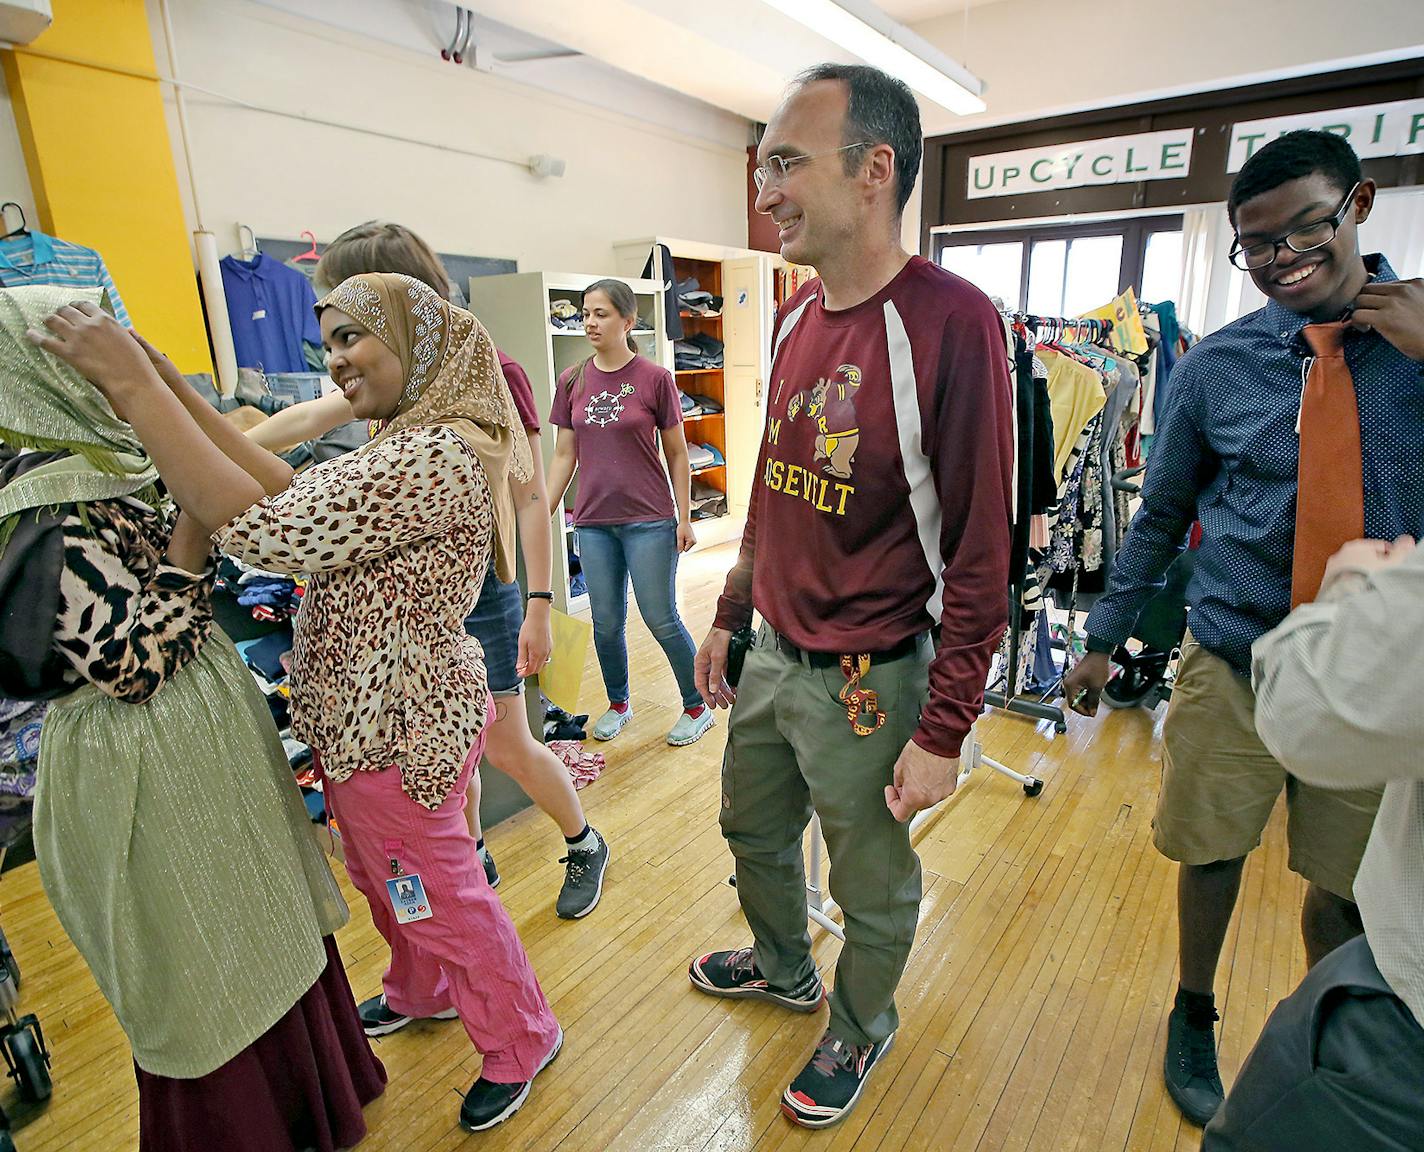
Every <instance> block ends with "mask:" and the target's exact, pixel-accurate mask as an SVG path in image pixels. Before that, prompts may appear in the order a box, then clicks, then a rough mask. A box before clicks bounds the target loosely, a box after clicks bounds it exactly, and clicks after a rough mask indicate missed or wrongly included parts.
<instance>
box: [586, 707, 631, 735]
mask: <svg viewBox="0 0 1424 1152" xmlns="http://www.w3.org/2000/svg"><path fill="white" fill-rule="evenodd" d="M632 719H633V706H632V705H631V704H630V705H628V707H627V708H625V709H623V711H622V712H620V711H618V709H616V708H610V709H609V710H608V711H607V712H605V713H604V714H603V715H602V716H600V717H599V718H598V723H597V724H595V725H594V726H593V738H594V739H595V740H612V739H613V737H615V736H617V735H618V733H620V732H622V731H623V729H624V728H626V727H628V722H629V721H630V720H632Z"/></svg>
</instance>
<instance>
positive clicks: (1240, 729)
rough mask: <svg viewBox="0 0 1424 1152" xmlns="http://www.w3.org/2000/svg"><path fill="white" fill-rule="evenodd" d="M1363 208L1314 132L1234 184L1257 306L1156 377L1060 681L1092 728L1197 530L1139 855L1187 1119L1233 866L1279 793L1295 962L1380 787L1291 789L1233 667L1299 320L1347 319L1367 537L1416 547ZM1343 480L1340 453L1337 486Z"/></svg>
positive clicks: (1278, 459) (1288, 507) (1339, 898)
mask: <svg viewBox="0 0 1424 1152" xmlns="http://www.w3.org/2000/svg"><path fill="white" fill-rule="evenodd" d="M1374 199H1375V184H1374V181H1372V180H1367V179H1365V178H1364V177H1363V175H1362V173H1361V170H1360V163H1359V160H1358V158H1357V157H1356V156H1355V153H1354V152H1353V151H1352V150H1351V148H1350V146H1349V144H1347V143H1346V142H1345V141H1344V140H1343V139H1341V138H1340V137H1338V136H1334V135H1332V134H1330V133H1326V132H1293V133H1290V134H1288V135H1286V136H1283V137H1281V138H1280V139H1278V140H1276V141H1273V142H1272V143H1271V144H1268V145H1267V146H1266V147H1265V148H1263V149H1261V151H1260V152H1258V153H1256V155H1255V156H1253V157H1252V158H1251V159H1250V160H1249V161H1248V162H1247V164H1246V166H1245V167H1244V168H1243V169H1242V170H1241V172H1240V174H1239V175H1238V176H1237V178H1236V180H1235V182H1234V184H1233V185H1232V189H1231V195H1230V200H1229V203H1228V210H1229V212H1230V214H1231V220H1232V223H1233V225H1234V227H1235V230H1236V242H1235V244H1234V245H1233V246H1232V252H1231V259H1232V261H1233V263H1235V264H1236V265H1237V267H1240V268H1244V269H1247V270H1248V271H1249V273H1250V275H1251V279H1252V280H1253V281H1254V283H1255V284H1256V286H1257V287H1258V288H1260V290H1261V291H1262V292H1263V293H1265V295H1266V296H1267V297H1268V300H1269V302H1268V303H1267V305H1266V307H1264V308H1262V309H1261V310H1260V311H1257V312H1254V313H1252V314H1251V315H1249V316H1245V317H1242V318H1241V319H1240V320H1237V321H1235V322H1234V323H1232V324H1229V325H1227V326H1226V327H1225V328H1223V329H1222V330H1221V331H1219V332H1217V333H1215V334H1213V335H1211V336H1209V337H1207V338H1206V339H1205V340H1203V341H1202V342H1201V343H1200V344H1199V345H1197V346H1196V347H1195V348H1193V349H1192V350H1191V351H1189V352H1188V353H1187V354H1186V355H1185V356H1184V357H1183V358H1182V360H1181V361H1180V362H1179V363H1178V364H1177V366H1176V367H1175V368H1174V370H1173V373H1172V381H1171V394H1170V396H1169V398H1168V407H1167V412H1166V415H1165V417H1164V418H1163V420H1162V421H1161V423H1160V426H1159V429H1158V435H1157V437H1156V440H1155V441H1154V443H1153V446H1152V455H1151V458H1150V461H1149V465H1148V470H1147V477H1146V482H1145V485H1144V487H1143V493H1142V500H1143V503H1142V508H1141V509H1140V511H1139V512H1138V514H1137V516H1136V517H1135V518H1134V520H1133V522H1132V526H1131V528H1130V530H1129V532H1128V534H1127V537H1126V539H1125V540H1124V542H1123V546H1122V548H1121V550H1120V551H1119V553H1118V556H1117V561H1116V563H1115V565H1114V570H1113V575H1112V579H1111V583H1110V585H1109V589H1108V592H1107V594H1106V595H1105V596H1103V597H1102V598H1101V599H1100V600H1099V602H1098V604H1097V605H1096V606H1095V607H1094V609H1093V611H1092V612H1091V613H1090V615H1089V617H1088V621H1087V632H1088V648H1089V655H1088V656H1087V657H1086V658H1085V659H1084V660H1083V661H1082V662H1081V663H1080V664H1079V665H1078V666H1077V668H1075V669H1074V670H1073V672H1072V673H1071V674H1070V675H1069V676H1068V677H1067V678H1066V679H1065V681H1064V695H1065V696H1066V697H1067V699H1068V700H1069V701H1070V703H1072V705H1073V707H1074V708H1075V709H1076V710H1077V711H1079V712H1081V713H1083V714H1085V715H1092V714H1093V713H1094V712H1095V711H1096V710H1097V704H1098V697H1099V693H1100V692H1101V690H1102V688H1103V686H1104V685H1105V684H1106V682H1107V679H1108V674H1109V668H1108V653H1110V652H1111V651H1112V650H1113V648H1114V647H1115V646H1116V645H1118V644H1121V643H1123V642H1124V641H1125V640H1127V638H1128V636H1129V635H1130V634H1131V632H1132V627H1133V623H1134V621H1135V620H1136V618H1137V614H1138V612H1139V611H1140V610H1141V608H1142V606H1143V604H1144V603H1145V602H1146V601H1147V600H1148V599H1149V598H1150V597H1151V595H1152V594H1153V593H1154V592H1155V591H1156V590H1157V589H1158V588H1160V587H1161V586H1162V583H1163V580H1164V575H1165V573H1166V570H1167V568H1168V566H1169V565H1170V564H1171V562H1172V560H1173V559H1174V558H1175V557H1176V555H1177V554H1178V553H1179V552H1180V551H1181V549H1182V547H1183V545H1184V542H1185V539H1186V536H1187V532H1188V530H1189V528H1190V526H1191V524H1192V522H1193V521H1194V520H1197V519H1200V521H1201V524H1202V530H1203V541H1202V545H1201V550H1200V553H1199V557H1198V561H1197V566H1196V571H1195V574H1194V576H1193V579H1192V582H1191V585H1190V586H1189V588H1188V592H1187V599H1188V602H1189V604H1190V607H1191V613H1190V616H1189V621H1188V623H1189V632H1188V636H1187V639H1186V641H1185V643H1184V646H1183V652H1182V661H1181V666H1180V668H1179V671H1178V677H1177V682H1176V687H1175V689H1174V692H1173V697H1172V705H1171V708H1170V710H1169V712H1168V716H1167V721H1166V725H1165V728H1164V730H1163V743H1164V749H1163V752H1164V754H1163V772H1162V790H1161V794H1160V796H1159V799H1158V806H1157V813H1156V817H1155V819H1154V821H1153V828H1154V841H1155V843H1156V845H1157V848H1158V849H1159V850H1160V851H1161V852H1162V853H1163V854H1164V855H1166V856H1168V857H1169V858H1171V859H1173V860H1176V861H1178V862H1179V864H1180V865H1181V867H1180V871H1179V873H1178V888H1177V923H1178V933H1179V937H1180V939H1179V961H1180V985H1179V988H1178V992H1177V998H1176V1004H1175V1006H1174V1008H1173V1011H1172V1014H1171V1018H1170V1021H1169V1026H1168V1040H1167V1053H1166V1060H1165V1073H1166V1079H1167V1088H1168V1091H1169V1092H1170V1093H1171V1095H1172V1098H1173V1099H1174V1100H1175V1101H1176V1102H1177V1104H1178V1106H1179V1107H1180V1108H1181V1109H1182V1111H1183V1113H1184V1115H1186V1116H1187V1117H1188V1119H1190V1120H1192V1121H1193V1122H1195V1123H1198V1124H1205V1123H1206V1122H1207V1121H1208V1120H1210V1119H1211V1117H1212V1116H1213V1114H1214V1113H1215V1112H1216V1110H1217V1108H1218V1107H1219V1106H1220V1104H1221V1101H1222V1095H1223V1094H1222V1085H1221V1079H1220V1076H1219V1074H1218V1072H1217V1063H1216V1045H1215V1035H1214V1027H1213V1025H1214V1022H1215V1021H1216V1020H1217V1019H1218V1016H1217V1013H1216V1009H1215V1003H1214V999H1213V989H1214V985H1215V981H1216V970H1217V963H1218V960H1219V958H1220V954H1221V948H1222V944H1223V942H1224V940H1225V938H1226V932H1227V927H1228V925H1229V923H1230V920H1231V914H1232V911H1233V909H1234V908H1235V905H1236V898H1237V893H1238V891H1239V887H1240V882H1241V873H1242V867H1243V865H1244V864H1245V860H1246V856H1247V854H1248V853H1249V852H1250V851H1251V850H1252V849H1253V848H1255V847H1256V845H1257V844H1259V843H1260V838H1261V832H1262V829H1263V828H1264V827H1265V824H1266V821H1267V819H1268V818H1269V816H1270V813H1271V809H1272V808H1273V806H1274V805H1275V802H1276V799H1277V797H1278V795H1279V794H1280V791H1281V789H1282V788H1284V789H1285V791H1286V798H1287V803H1288V805H1289V809H1290V818H1289V840H1290V867H1291V869H1292V870H1293V871H1295V872H1297V873H1299V874H1300V875H1301V876H1303V877H1304V878H1305V880H1306V881H1307V882H1308V888H1307V892H1306V897H1305V906H1304V909H1303V912H1302V916H1301V931H1302V935H1303V936H1304V940H1305V949H1306V956H1307V959H1308V961H1309V962H1310V963H1311V964H1314V963H1316V962H1317V961H1318V960H1320V959H1321V958H1322V957H1324V956H1325V955H1326V954H1328V953H1329V952H1330V951H1332V950H1333V949H1334V948H1336V947H1338V946H1340V945H1342V944H1344V943H1346V942H1347V941H1348V940H1349V939H1351V938H1352V937H1353V936H1355V935H1356V934H1358V933H1359V932H1360V919H1359V914H1358V911H1357V910H1356V908H1355V905H1354V902H1353V897H1352V886H1353V884H1354V879H1355V872H1356V869H1357V868H1358V866H1359V862H1360V857H1361V854H1362V853H1363V851H1364V847H1365V843H1366V841H1367V840H1368V838H1369V834H1370V828H1371V826H1372V825H1373V822H1374V816H1375V811H1376V808H1377V807H1378V803H1379V790H1378V789H1374V788H1360V789H1357V790H1354V791H1332V790H1327V789H1321V788H1317V787H1313V786H1310V785H1307V784H1305V783H1303V782H1302V781H1299V780H1296V779H1294V778H1292V777H1291V776H1289V775H1288V774H1287V772H1286V770H1285V769H1284V768H1282V767H1281V765H1280V764H1279V763H1278V762H1277V761H1276V760H1275V759H1274V758H1273V757H1272V756H1271V754H1270V753H1269V752H1268V751H1267V750H1266V748H1265V746H1264V745H1263V744H1262V743H1261V740H1260V738H1259V737H1258V736H1257V734H1256V729H1255V724H1254V710H1255V697H1254V695H1253V694H1252V691H1251V682H1250V671H1251V645H1252V643H1253V642H1254V641H1255V640H1257V639H1258V638H1259V637H1260V636H1262V635H1263V634H1264V633H1266V632H1267V631H1269V630H1270V629H1272V628H1274V627H1275V626H1276V625H1277V624H1279V623H1280V622H1281V621H1282V620H1283V619H1284V618H1285V617H1286V614H1287V613H1288V612H1289V610H1290V608H1291V603H1292V577H1293V568H1294V566H1295V565H1294V561H1295V553H1296V540H1297V537H1296V531H1297V516H1296V512H1297V497H1298V495H1304V494H1305V488H1304V487H1303V486H1301V485H1300V484H1299V483H1298V475H1297V470H1298V467H1299V466H1300V459H1301V453H1300V423H1299V421H1300V419H1301V417H1302V415H1303V404H1304V400H1303V397H1304V394H1305V384H1306V379H1307V376H1308V374H1309V372H1310V367H1311V361H1312V353H1311V350H1310V348H1309V347H1307V345H1306V333H1305V329H1306V328H1307V327H1308V326H1314V325H1326V326H1328V325H1331V324H1334V323H1338V322H1341V321H1346V322H1347V325H1346V330H1345V336H1344V366H1345V367H1347V368H1348V370H1349V373H1350V376H1351V378H1352V379H1353V384H1354V391H1355V401H1356V405H1357V407H1358V413H1359V425H1360V428H1359V433H1360V437H1359V442H1360V452H1361V458H1362V459H1361V464H1362V469H1361V472H1360V473H1355V474H1354V475H1357V476H1361V477H1362V481H1363V488H1364V491H1363V535H1364V536H1367V537H1370V538H1372V539H1378V540H1391V541H1392V540H1394V539H1395V538H1396V537H1398V536H1401V535H1409V536H1418V535H1420V534H1421V532H1424V378H1421V361H1424V282H1421V281H1408V282H1401V281H1399V279H1398V277H1397V276H1396V275H1395V273H1394V270H1393V269H1392V268H1390V266H1389V264H1388V262H1387V261H1386V260H1385V259H1384V257H1383V256H1380V255H1371V256H1362V255H1361V253H1360V250H1359V243H1358V237H1357V229H1358V227H1359V225H1360V224H1362V223H1363V222H1364V221H1365V220H1366V219H1367V218H1368V217H1369V214H1370V209H1371V208H1372V206H1373V204H1374ZM1311 337H1312V338H1317V339H1318V332H1314V331H1313V332H1312V334H1311ZM1359 482H1360V481H1358V480H1354V479H1352V478H1351V471H1350V469H1348V468H1346V467H1345V466H1344V463H1343V460H1342V464H1341V468H1340V477H1339V480H1338V483H1339V484H1342V485H1344V484H1351V483H1359ZM1355 495H1356V499H1358V494H1355ZM1312 498H1318V496H1316V497H1312ZM1360 534H1361V533H1359V532H1356V533H1355V535H1360ZM1343 542H1344V541H1340V543H1343ZM1327 555H1328V553H1327ZM1296 579H1297V580H1299V577H1298V575H1297V577H1296ZM1297 598H1299V597H1297ZM1306 598H1307V599H1308V598H1309V596H1307V597H1306Z"/></svg>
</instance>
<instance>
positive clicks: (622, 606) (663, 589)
mask: <svg viewBox="0 0 1424 1152" xmlns="http://www.w3.org/2000/svg"><path fill="white" fill-rule="evenodd" d="M578 534H579V559H580V560H581V561H582V563H583V571H584V575H585V576H586V577H587V578H588V601H589V606H590V607H591V608H592V610H593V647H594V650H595V651H596V652H597V653H598V666H599V668H600V669H602V671H603V686H604V687H605V688H606V689H607V690H608V699H609V700H610V701H611V702H613V703H621V702H622V701H624V700H627V699H628V642H627V638H626V636H625V629H626V626H627V623H628V578H629V577H630V576H631V577H632V578H633V593H634V595H635V596H637V598H638V612H639V613H640V614H641V615H642V617H643V623H644V624H646V625H647V626H648V631H649V632H651V633H652V634H653V638H654V639H655V640H657V642H658V643H659V644H661V645H662V647H663V652H664V654H665V655H666V656H667V658H668V663H669V664H671V665H672V671H673V675H674V676H676V677H677V686H678V690H679V691H681V693H682V706H683V707H684V708H693V707H695V706H697V705H698V704H701V703H702V696H701V695H700V694H699V693H698V691H697V685H696V683H695V681H694V678H693V670H692V662H693V658H694V657H695V656H696V655H697V649H696V647H695V646H694V645H693V643H692V637H691V636H689V635H688V633H687V629H686V628H684V627H683V624H682V618H681V617H680V616H678V614H677V598H676V594H675V593H676V585H677V521H676V520H649V521H646V522H644V523H640V524H600V525H590V526H588V527H582V526H581V527H580V528H579V533H578Z"/></svg>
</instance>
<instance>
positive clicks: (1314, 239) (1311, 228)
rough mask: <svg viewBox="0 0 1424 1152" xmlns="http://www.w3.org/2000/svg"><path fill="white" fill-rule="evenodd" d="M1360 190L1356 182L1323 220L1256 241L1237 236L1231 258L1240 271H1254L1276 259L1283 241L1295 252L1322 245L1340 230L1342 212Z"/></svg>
mask: <svg viewBox="0 0 1424 1152" xmlns="http://www.w3.org/2000/svg"><path fill="white" fill-rule="evenodd" d="M1359 190H1360V185H1359V184H1356V185H1355V186H1354V187H1353V188H1351V189H1350V191H1349V194H1348V195H1347V196H1346V197H1345V199H1344V200H1343V201H1342V202H1341V204H1340V207H1339V208H1337V209H1336V210H1335V215H1333V216H1327V217H1326V218H1325V219H1324V220H1314V221H1312V222H1311V223H1309V224H1302V225H1301V226H1300V227H1299V228H1294V229H1292V230H1291V231H1289V232H1287V233H1286V234H1285V235H1284V236H1277V237H1276V238H1275V239H1274V240H1262V241H1260V242H1259V243H1256V244H1242V243H1241V241H1240V240H1237V241H1236V243H1235V244H1233V245H1232V246H1231V262H1232V263H1233V264H1235V265H1236V267H1238V268H1240V269H1241V270H1242V271H1243V272H1255V271H1257V270H1259V269H1261V268H1266V267H1269V266H1270V265H1272V264H1274V263H1275V262H1276V253H1277V252H1279V251H1280V249H1281V245H1282V244H1284V245H1285V246H1286V247H1287V248H1289V249H1290V250H1291V251H1292V252H1296V253H1301V252H1313V251H1315V249H1317V248H1324V247H1325V245H1327V244H1329V243H1330V241H1332V240H1334V239H1335V234H1336V233H1337V232H1339V231H1340V225H1341V224H1342V223H1344V221H1345V214H1346V213H1347V212H1349V210H1350V205H1351V204H1353V203H1354V202H1355V193H1357V192H1358V191H1359Z"/></svg>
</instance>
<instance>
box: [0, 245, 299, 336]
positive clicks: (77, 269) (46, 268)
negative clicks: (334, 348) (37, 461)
mask: <svg viewBox="0 0 1424 1152" xmlns="http://www.w3.org/2000/svg"><path fill="white" fill-rule="evenodd" d="M30 284H46V285H52V286H54V287H57V288H102V289H104V291H105V292H107V293H108V294H109V303H110V304H111V305H113V308H114V316H115V317H116V318H117V319H118V321H119V323H120V324H122V325H123V326H124V327H125V328H132V327H133V324H132V323H130V321H129V314H128V311H127V309H125V308H124V302H123V301H122V300H120V299H119V290H118V289H117V288H115V287H114V280H113V277H112V276H110V275H109V269H108V268H107V267H105V265H104V260H103V257H101V256H100V255H99V253H97V252H95V251H94V249H92V248H85V247H83V246H82V245H79V244H71V243H69V241H67V240H60V239H57V238H56V237H54V236H46V235H45V234H44V233H43V232H30V233H28V234H26V235H24V236H10V237H8V238H6V239H4V240H0V288H22V287H25V286H26V285H30ZM318 343H320V341H318Z"/></svg>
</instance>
